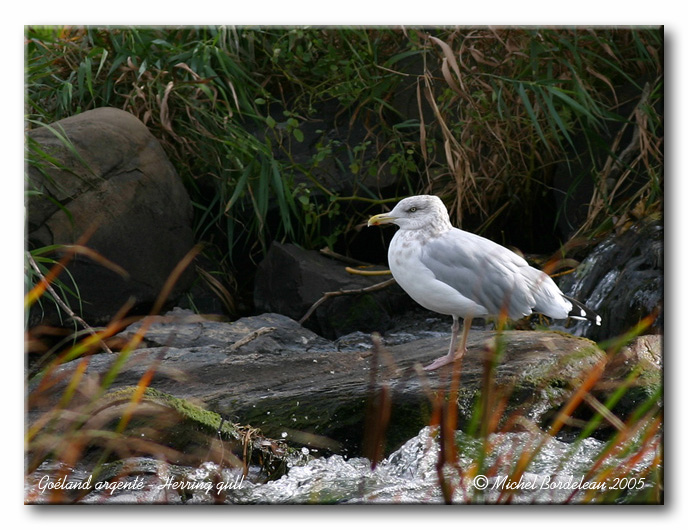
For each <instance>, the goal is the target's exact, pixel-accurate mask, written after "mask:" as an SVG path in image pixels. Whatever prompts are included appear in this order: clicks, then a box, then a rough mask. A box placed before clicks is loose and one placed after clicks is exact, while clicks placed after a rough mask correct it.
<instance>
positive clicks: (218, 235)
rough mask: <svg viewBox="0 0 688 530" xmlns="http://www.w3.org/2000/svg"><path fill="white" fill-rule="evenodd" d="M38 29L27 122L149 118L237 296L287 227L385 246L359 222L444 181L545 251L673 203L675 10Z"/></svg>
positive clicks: (461, 199) (337, 242) (458, 205)
mask: <svg viewBox="0 0 688 530" xmlns="http://www.w3.org/2000/svg"><path fill="white" fill-rule="evenodd" d="M26 38H27V46H26V63H27V68H26V83H27V98H26V114H27V118H28V123H29V124H30V125H29V126H30V127H32V126H36V125H38V124H45V123H50V122H53V121H55V120H59V119H61V118H65V117H68V116H71V115H74V114H76V113H80V112H83V111H85V110H88V109H92V108H95V107H100V106H113V107H118V108H122V109H124V110H126V111H128V112H131V113H132V114H134V115H136V116H137V117H139V118H140V119H141V120H142V121H143V122H144V123H145V124H146V125H147V126H148V127H149V128H150V129H151V131H152V132H153V134H154V135H155V136H156V137H157V138H158V139H160V141H161V142H162V144H163V147H164V148H165V151H166V152H167V155H168V156H169V157H170V159H171V161H172V163H173V165H174V166H175V168H176V169H177V171H178V173H179V174H180V176H181V178H182V179H183V181H184V183H185V185H186V187H187V189H188V191H189V194H190V196H191V198H192V201H193V205H194V209H195V226H194V229H195V234H196V238H197V240H198V241H202V242H204V243H205V245H206V246H205V250H204V254H205V258H206V260H207V261H206V263H208V264H209V265H208V266H207V268H208V269H209V270H208V271H207V272H209V273H210V274H212V275H214V276H215V277H216V278H218V279H220V280H221V281H222V282H223V283H224V284H225V285H226V287H227V290H228V291H229V292H231V293H233V294H234V295H237V296H238V297H239V298H241V287H238V286H246V285H250V281H249V282H246V281H245V280H246V279H247V277H248V279H249V280H250V272H249V271H252V270H253V268H254V266H255V264H256V263H257V262H258V261H259V260H260V259H261V257H262V255H263V254H264V253H265V251H266V249H267V247H268V246H269V244H270V242H271V241H273V240H280V241H290V242H295V243H298V244H299V245H302V246H303V247H305V248H308V249H319V248H322V247H324V246H328V247H330V248H332V249H334V250H336V251H338V252H340V253H344V254H349V255H353V256H356V257H359V258H362V259H366V260H368V261H374V262H383V261H384V260H385V249H386V246H385V245H384V244H383V243H384V242H383V241H382V240H381V239H382V238H389V237H390V236H391V233H392V231H384V232H383V231H374V232H373V231H367V230H363V229H362V227H363V223H364V222H365V220H366V219H367V217H368V216H369V215H371V214H373V213H379V212H381V211H382V210H383V209H385V208H386V207H387V206H388V205H390V206H391V205H392V204H393V203H394V202H395V201H397V200H398V199H399V198H401V197H403V196H406V195H410V194H416V193H433V194H437V195H440V196H441V197H442V198H443V199H444V200H445V202H446V204H447V205H448V206H449V208H450V212H451V215H452V218H453V221H454V223H455V224H456V225H458V226H460V227H462V228H465V229H468V230H471V231H475V232H477V233H480V234H483V235H485V236H487V237H490V238H492V239H494V240H496V241H497V242H499V243H502V244H505V245H510V246H515V247H518V248H519V249H521V250H522V251H524V252H530V253H540V254H545V255H551V254H552V253H555V252H557V251H560V250H563V253H564V254H566V252H572V253H575V252H576V251H577V250H576V249H580V247H581V240H583V241H593V240H594V238H595V237H596V236H600V235H603V234H604V233H606V232H608V231H609V230H612V229H619V227H623V225H624V224H625V223H628V222H629V221H632V220H634V219H637V218H641V217H646V216H648V215H661V209H662V194H663V174H662V163H663V160H662V158H663V157H662V148H663V145H662V141H663V128H662V112H663V102H662V98H663V31H662V29H661V28H659V29H658V28H620V29H613V28H601V27H600V28H595V27H592V28H496V29H495V28H470V27H467V28H449V27H447V28H421V29H418V28H343V27H342V28H324V27H313V28H302V27H294V28H277V27H241V28H239V27H203V28H191V27H183V28H173V27H151V28H131V27H129V28H123V27H122V28H119V27H111V28H98V27H87V28H82V27H59V28H58V27H29V28H27V32H26ZM583 246H584V245H583ZM246 294H247V293H246ZM244 298H248V296H246V297H244Z"/></svg>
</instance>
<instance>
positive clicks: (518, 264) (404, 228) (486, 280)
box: [368, 195, 601, 370]
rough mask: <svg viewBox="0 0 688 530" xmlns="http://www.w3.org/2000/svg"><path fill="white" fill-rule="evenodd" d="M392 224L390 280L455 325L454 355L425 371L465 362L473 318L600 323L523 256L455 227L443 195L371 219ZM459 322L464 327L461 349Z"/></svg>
mask: <svg viewBox="0 0 688 530" xmlns="http://www.w3.org/2000/svg"><path fill="white" fill-rule="evenodd" d="M389 223H393V224H395V225H397V226H399V230H397V232H396V234H394V237H393V238H392V242H391V243H390V245H389V251H388V260H389V268H390V271H391V272H392V276H394V278H395V279H396V281H397V283H398V284H399V285H400V286H401V288H402V289H403V290H404V291H406V293H408V295H409V296H410V297H411V298H413V299H414V300H415V301H416V302H417V303H419V304H420V305H422V306H423V307H425V308H426V309H430V310H431V311H435V312H437V313H441V314H444V315H451V316H452V318H453V319H454V320H453V323H452V337H451V341H450V343H449V352H448V353H447V355H445V356H443V357H440V358H439V359H436V360H435V361H434V362H433V363H431V364H430V365H428V366H426V367H425V369H426V370H435V369H437V368H439V367H441V366H444V365H447V364H450V363H452V362H453V361H454V360H455V359H458V358H460V357H462V356H463V354H464V353H465V351H466V340H467V338H468V332H469V331H470V328H471V321H472V319H473V318H474V317H475V318H480V317H487V316H497V315H499V314H500V313H501V312H502V311H503V312H504V313H505V314H506V315H507V316H508V317H509V318H511V319H513V320H518V319H519V318H523V317H524V316H527V315H530V314H531V313H533V312H536V313H542V314H544V315H546V316H548V317H550V318H553V319H564V318H574V319H579V320H590V321H592V322H594V323H595V324H597V325H600V323H601V318H600V317H599V316H598V315H597V314H595V313H594V312H593V311H592V310H591V309H589V308H587V307H585V306H584V305H583V304H581V303H580V302H578V301H576V300H574V299H573V298H569V297H568V296H566V295H565V294H563V293H562V292H561V291H560V290H559V288H558V287H557V285H556V284H555V283H554V281H553V280H552V278H550V277H549V276H548V275H547V274H546V273H544V272H543V271H540V270H537V269H535V268H533V267H531V266H530V265H528V263H527V262H526V260H525V259H523V258H522V257H521V256H519V255H518V254H515V253H514V252H512V251H511V250H509V249H507V248H505V247H503V246H501V245H498V244H497V243H494V242H493V241H490V240H489V239H485V238H484V237H481V236H478V235H476V234H472V233H470V232H465V231H463V230H459V229H458V228H455V227H453V226H452V225H451V222H450V220H449V214H448V212H447V208H446V207H445V206H444V203H443V202H442V201H441V200H440V198H439V197H435V196H434V195H417V196H414V197H407V198H406V199H403V200H402V201H400V202H399V203H398V204H397V205H396V206H395V207H394V209H393V210H392V211H391V212H389V213H386V214H379V215H374V216H373V217H371V218H370V220H369V221H368V226H377V225H382V224H389ZM459 318H463V319H464V329H463V335H462V337H461V343H460V344H459V345H458V347H457V340H458V335H459Z"/></svg>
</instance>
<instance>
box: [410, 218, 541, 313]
mask: <svg viewBox="0 0 688 530" xmlns="http://www.w3.org/2000/svg"><path fill="white" fill-rule="evenodd" d="M421 261H422V262H423V264H424V265H425V266H426V267H428V268H429V269H430V270H431V271H432V272H433V273H434V275H435V277H436V278H437V279H438V280H440V281H441V282H444V283H446V284H447V285H449V286H451V287H452V288H454V289H456V290H457V291H459V292H460V293H461V294H462V295H463V296H465V297H466V298H469V299H471V300H473V301H474V302H476V303H478V304H480V305H482V306H483V307H485V308H486V309H487V310H488V313H489V314H490V315H497V314H499V313H500V311H501V309H502V308H503V307H507V308H508V315H509V317H510V318H513V319H518V318H521V317H523V316H525V315H529V314H530V313H531V312H532V308H533V307H534V306H535V297H534V293H533V290H532V287H533V286H531V285H529V284H530V282H529V281H528V277H527V276H524V275H523V274H522V272H521V271H522V270H523V268H524V267H526V268H530V267H529V265H528V263H527V262H526V261H525V260H524V259H523V258H521V257H520V256H518V255H517V254H515V253H513V252H511V251H510V250H509V249H507V248H504V247H502V246H501V245H498V244H497V243H494V242H492V241H490V240H489V239H485V238H483V237H480V236H478V235H475V234H471V233H470V232H464V231H463V230H459V229H458V228H454V229H452V230H450V231H448V232H444V233H442V234H441V235H440V236H437V237H434V238H430V239H428V240H426V241H425V245H424V246H423V253H422V255H421Z"/></svg>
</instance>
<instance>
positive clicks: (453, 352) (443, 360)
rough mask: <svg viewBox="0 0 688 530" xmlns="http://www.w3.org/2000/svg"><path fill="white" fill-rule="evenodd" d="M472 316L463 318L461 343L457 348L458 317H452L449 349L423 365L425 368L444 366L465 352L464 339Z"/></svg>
mask: <svg viewBox="0 0 688 530" xmlns="http://www.w3.org/2000/svg"><path fill="white" fill-rule="evenodd" d="M472 320H473V318H472V317H466V318H464V322H463V334H462V336H461V344H460V345H459V347H458V349H457V348H456V340H457V339H458V338H459V318H458V317H454V322H452V337H451V341H450V342H449V351H448V352H447V355H445V356H444V357H440V358H439V359H435V360H434V361H433V362H432V363H430V364H429V365H427V366H426V367H425V370H426V371H428V372H430V371H432V370H437V369H438V368H440V367H441V366H446V365H447V364H451V363H453V362H454V361H455V360H456V359H460V358H461V357H463V354H464V353H466V341H467V340H468V332H469V331H470V330H471V322H472Z"/></svg>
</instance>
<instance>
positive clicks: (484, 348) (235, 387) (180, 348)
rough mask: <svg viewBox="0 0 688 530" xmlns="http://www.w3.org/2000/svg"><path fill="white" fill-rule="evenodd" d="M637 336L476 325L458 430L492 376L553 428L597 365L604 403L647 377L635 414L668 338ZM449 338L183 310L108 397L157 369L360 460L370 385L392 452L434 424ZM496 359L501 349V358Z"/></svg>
mask: <svg viewBox="0 0 688 530" xmlns="http://www.w3.org/2000/svg"><path fill="white" fill-rule="evenodd" d="M140 326H141V322H139V323H136V324H134V325H132V326H130V327H129V328H127V329H126V330H125V331H124V332H122V333H121V334H120V338H123V339H127V338H129V337H132V336H133V334H134V333H135V332H136V331H137V329H139V327H140ZM447 328H449V322H448V323H447ZM639 339H642V344H641V345H640V346H636V347H635V348H636V349H635V350H633V348H630V349H627V350H624V351H626V352H627V353H625V354H624V355H623V356H621V357H618V358H617V359H616V362H614V363H612V362H608V360H607V354H606V353H605V352H604V351H602V350H600V349H599V348H598V347H597V345H596V344H595V343H593V342H591V341H589V340H587V339H582V338H578V337H574V336H571V335H567V334H564V333H560V332H550V331H505V332H503V333H501V334H499V335H498V334H497V333H496V332H494V331H480V330H472V331H471V333H470V335H469V340H468V353H467V355H466V356H465V357H464V359H463V361H462V366H461V379H460V387H459V404H460V416H461V417H460V419H459V421H460V424H459V427H460V428H461V427H462V425H465V423H464V422H468V421H470V420H471V417H472V414H473V410H474V409H475V407H474V405H475V402H476V398H478V396H480V395H481V392H484V388H485V387H484V379H487V380H489V381H490V383H491V387H492V389H493V390H494V391H495V392H497V394H496V395H497V396H502V397H504V398H505V400H506V402H507V403H508V406H507V407H506V409H505V410H504V412H503V414H504V417H506V416H508V414H509V412H513V411H518V412H519V414H521V415H522V416H523V417H524V418H526V419H527V421H528V422H529V423H530V424H531V425H538V426H540V427H542V428H546V426H547V423H548V421H549V420H550V419H551V418H552V416H553V415H554V414H556V412H557V411H558V410H559V409H560V408H561V406H562V405H563V404H564V403H565V402H566V400H567V399H568V398H569V397H570V396H571V395H572V393H573V392H574V391H575V390H576V388H578V387H579V386H580V385H581V384H582V382H583V381H584V380H585V379H586V377H588V376H589V374H590V373H591V372H592V371H593V370H594V369H595V368H596V367H598V366H599V365H600V363H606V364H608V365H609V370H608V371H607V372H605V374H604V376H603V377H602V378H601V380H600V381H599V383H598V385H597V386H598V387H599V395H598V396H597V397H598V399H599V400H601V401H602V402H604V399H605V396H607V395H610V394H611V393H612V392H613V391H614V390H615V389H616V388H618V384H620V383H621V382H623V381H627V378H628V374H629V373H630V372H631V371H632V370H636V371H638V370H640V372H641V373H642V374H641V377H635V378H634V382H635V383H636V385H641V386H642V391H637V392H635V393H632V396H631V398H630V399H631V401H632V402H630V403H624V400H623V399H622V400H621V402H620V403H618V404H617V406H618V407H619V409H618V410H617V409H615V410H614V412H615V414H622V412H619V411H623V410H625V409H624V407H627V408H628V409H629V410H630V409H632V407H633V406H634V405H635V404H636V402H637V401H638V400H640V399H642V396H643V395H650V394H651V393H652V392H653V391H656V388H657V385H660V384H661V338H660V337H656V336H654V337H649V338H648V337H640V338H639ZM448 342H449V333H447V334H437V335H436V336H431V337H425V338H421V339H417V340H409V341H408V342H404V343H401V344H395V345H390V346H385V345H384V343H385V340H384V338H383V339H382V344H383V346H382V348H375V349H371V346H372V342H371V338H370V335H366V334H360V333H359V334H353V335H351V336H346V337H342V338H341V339H340V340H338V341H334V342H332V341H329V340H326V339H323V338H322V337H320V336H318V335H316V334H315V333H313V332H312V331H310V330H308V329H306V328H304V327H302V326H300V325H299V324H298V323H297V322H295V321H294V320H291V319H290V318H288V317H285V316H283V315H280V314H274V313H266V314H262V315H259V316H253V317H246V318H242V319H239V320H237V321H236V322H233V323H227V322H218V321H213V320H207V319H204V318H203V317H200V316H198V315H194V314H193V313H191V312H187V311H183V310H179V309H175V310H174V311H172V312H170V313H168V314H167V315H165V316H162V317H156V318H155V321H154V323H153V324H152V325H151V326H150V327H149V329H148V330H147V332H146V333H145V339H144V343H143V344H142V346H141V347H140V348H139V349H137V350H134V351H132V352H131V353H130V354H129V356H128V358H127V359H126V362H124V364H123V366H122V367H121V369H120V370H119V373H118V375H117V377H116V378H115V379H114V382H113V383H112V385H111V386H110V390H111V391H115V390H117V389H122V388H125V387H132V386H135V385H137V384H138V382H139V381H140V380H141V378H142V377H143V376H144V374H146V372H147V371H149V370H151V368H154V375H153V377H152V379H151V381H150V384H149V387H150V388H152V389H155V391H159V392H164V393H166V394H169V395H171V396H174V397H176V398H180V399H183V400H188V401H189V402H190V403H193V404H194V405H195V406H201V407H202V408H203V409H206V410H208V411H212V412H214V413H217V414H219V415H220V416H221V417H222V418H226V419H227V420H228V421H232V422H236V423H239V424H242V425H251V426H252V427H255V428H258V429H260V430H261V431H262V433H263V434H264V435H265V436H267V437H271V438H275V439H279V440H285V441H287V443H293V444H302V445H308V446H310V447H318V448H319V450H320V451H326V452H327V451H337V452H340V453H343V454H345V455H350V456H354V455H357V454H360V452H361V442H362V437H363V431H364V424H365V415H366V405H367V403H368V401H369V396H370V395H371V389H377V388H380V387H381V386H382V385H384V386H386V387H387V388H388V389H389V391H390V395H391V409H390V421H389V427H388V430H387V452H390V451H392V450H394V449H395V448H397V447H398V446H399V445H400V444H401V443H403V442H404V441H406V440H407V439H409V438H411V437H413V436H415V435H416V434H417V433H418V431H419V430H420V429H421V428H422V427H423V426H425V425H427V424H428V422H429V421H430V418H431V415H432V411H433V401H434V399H435V397H436V396H437V395H439V394H442V393H443V392H445V393H446V391H447V390H448V379H449V377H448V375H447V374H446V373H444V372H441V371H440V373H425V372H423V371H422V370H421V369H420V367H421V366H422V365H424V364H427V363H428V362H430V361H431V360H433V359H435V358H436V357H438V356H440V355H443V354H444V353H446V349H447V347H448ZM497 343H499V344H501V346H499V347H496V346H495V345H496V344H497ZM495 352H501V353H499V354H498V355H497V357H498V358H495ZM628 352H630V353H628ZM119 357H120V354H114V356H113V355H108V354H98V355H94V356H92V357H91V359H90V362H89V364H88V368H87V369H86V372H85V377H84V378H83V380H82V383H81V384H80V387H79V388H77V391H76V393H75V397H74V398H73V403H77V402H78V399H79V398H82V399H87V398H86V396H88V395H89V391H88V388H93V385H94V382H99V381H101V380H102V378H103V377H104V375H105V374H106V373H107V372H108V370H110V369H111V367H112V366H113V363H115V362H116V361H117V359H118V358H119ZM490 359H492V362H491V361H490ZM79 362H80V361H79V360H75V361H71V362H69V363H66V364H64V365H62V366H61V367H59V368H58V369H57V370H56V371H55V372H54V374H53V375H52V376H51V377H55V383H54V386H53V387H52V389H53V390H52V392H53V395H54V401H55V402H57V400H58V399H59V398H60V396H61V395H62V389H63V388H64V385H65V381H68V380H69V375H70V373H71V372H72V371H74V370H75V369H76V367H77V365H78V363H79ZM639 366H640V367H641V368H638V367H639ZM485 370H489V372H490V373H491V375H490V377H489V378H485V377H484V374H485V373H486V372H485ZM60 380H61V381H60ZM36 384H38V383H36V382H34V383H32V385H36ZM442 395H443V394H442ZM50 401H51V400H48V402H44V403H43V404H42V405H41V407H39V408H37V409H35V410H31V411H30V412H29V420H30V421H31V419H32V417H37V415H38V414H40V412H41V410H40V409H41V408H43V409H45V408H46V407H49V406H51V405H53V404H54V403H50ZM582 414H583V416H585V414H586V413H585V411H583V412H582Z"/></svg>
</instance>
